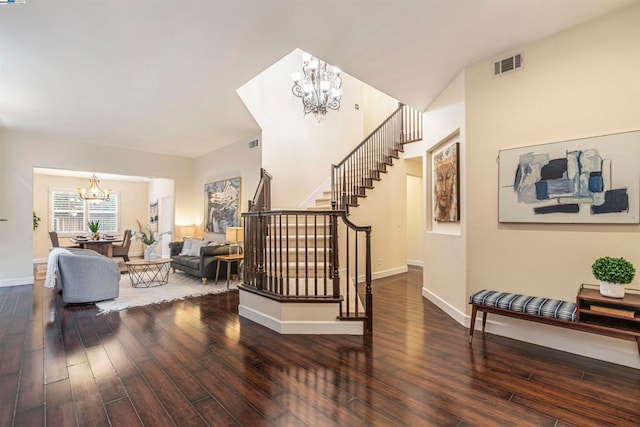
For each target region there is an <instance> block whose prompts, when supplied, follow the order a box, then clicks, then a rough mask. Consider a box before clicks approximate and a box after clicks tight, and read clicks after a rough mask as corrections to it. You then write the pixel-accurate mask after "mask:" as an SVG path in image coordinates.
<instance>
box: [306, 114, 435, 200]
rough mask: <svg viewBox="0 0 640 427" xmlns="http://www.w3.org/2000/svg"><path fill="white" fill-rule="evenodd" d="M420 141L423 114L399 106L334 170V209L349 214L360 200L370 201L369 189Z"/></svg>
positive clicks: (332, 198)
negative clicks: (412, 144)
mask: <svg viewBox="0 0 640 427" xmlns="http://www.w3.org/2000/svg"><path fill="white" fill-rule="evenodd" d="M421 139H422V114H421V113H420V111H418V110H416V109H413V108H411V107H408V106H406V105H404V104H400V105H399V106H398V109H397V110H396V111H394V112H393V113H392V114H391V115H390V116H389V117H388V118H387V119H386V120H385V121H384V122H382V124H381V125H380V126H378V127H377V128H376V129H375V130H374V131H373V132H371V134H370V135H369V136H368V137H367V138H365V139H364V141H362V142H361V143H360V144H359V145H358V146H357V147H356V148H354V149H353V150H352V151H351V153H349V154H348V155H347V156H346V157H345V158H344V159H343V160H342V161H341V162H340V163H338V164H337V165H332V166H331V207H332V208H333V209H342V210H345V211H347V213H348V212H349V209H350V208H352V207H356V206H358V199H360V198H362V197H367V193H366V191H367V189H373V188H374V182H375V181H380V180H381V179H382V174H385V173H387V172H388V168H389V167H391V166H393V160H394V159H399V158H400V153H402V152H404V149H403V145H404V144H407V143H409V142H415V141H419V140H421ZM320 200H321V203H323V202H324V200H323V199H320ZM317 203H318V202H317V201H316V205H317Z"/></svg>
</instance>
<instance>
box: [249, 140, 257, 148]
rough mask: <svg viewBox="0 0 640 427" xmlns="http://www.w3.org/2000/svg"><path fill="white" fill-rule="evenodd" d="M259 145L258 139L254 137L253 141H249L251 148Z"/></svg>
mask: <svg viewBox="0 0 640 427" xmlns="http://www.w3.org/2000/svg"><path fill="white" fill-rule="evenodd" d="M257 146H258V140H257V139H254V140H253V141H249V148H256V147H257Z"/></svg>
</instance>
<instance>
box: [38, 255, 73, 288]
mask: <svg viewBox="0 0 640 427" xmlns="http://www.w3.org/2000/svg"><path fill="white" fill-rule="evenodd" d="M70 253H71V251H70V250H68V249H65V248H53V249H51V252H49V259H48V260H47V277H46V278H45V279H44V287H45V288H53V287H54V286H55V285H56V281H55V277H56V273H57V272H58V256H60V254H70Z"/></svg>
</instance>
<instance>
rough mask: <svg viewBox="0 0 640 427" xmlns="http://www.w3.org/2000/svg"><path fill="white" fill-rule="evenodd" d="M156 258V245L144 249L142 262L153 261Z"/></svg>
mask: <svg viewBox="0 0 640 427" xmlns="http://www.w3.org/2000/svg"><path fill="white" fill-rule="evenodd" d="M157 258H158V254H156V245H149V246H147V247H146V248H144V260H145V261H147V262H152V261H155V260H156V259H157Z"/></svg>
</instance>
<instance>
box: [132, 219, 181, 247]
mask: <svg viewBox="0 0 640 427" xmlns="http://www.w3.org/2000/svg"><path fill="white" fill-rule="evenodd" d="M136 222H137V223H138V231H135V230H132V231H131V241H132V242H136V241H138V240H140V241H141V242H142V243H144V244H145V245H147V246H149V245H153V244H157V242H159V241H160V240H162V236H163V235H165V234H169V235H170V234H171V231H164V232H162V233H158V232H157V231H156V232H153V231H151V226H150V225H147V226H145V227H143V226H142V224H140V221H138V220H136Z"/></svg>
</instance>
